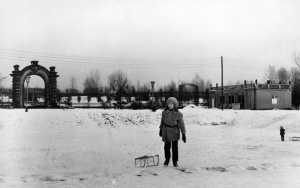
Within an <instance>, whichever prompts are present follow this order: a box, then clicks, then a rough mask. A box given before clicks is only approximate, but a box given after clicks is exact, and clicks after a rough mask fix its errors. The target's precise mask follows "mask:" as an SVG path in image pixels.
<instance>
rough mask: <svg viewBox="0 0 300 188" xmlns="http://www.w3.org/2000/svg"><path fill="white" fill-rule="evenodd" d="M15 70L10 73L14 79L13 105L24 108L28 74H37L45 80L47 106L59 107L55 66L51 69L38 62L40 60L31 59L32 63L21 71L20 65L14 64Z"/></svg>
mask: <svg viewBox="0 0 300 188" xmlns="http://www.w3.org/2000/svg"><path fill="white" fill-rule="evenodd" d="M14 69H15V70H14V71H12V74H10V75H11V76H12V77H13V79H12V83H13V91H12V98H13V104H12V105H13V107H14V108H20V107H21V108H22V107H24V96H25V89H24V83H25V79H26V76H30V75H37V76H39V77H41V78H42V79H43V80H44V82H45V94H44V96H45V107H46V108H53V107H57V103H56V98H57V80H56V79H57V77H58V75H57V72H55V67H50V71H49V70H48V69H46V68H45V67H43V66H40V65H39V64H38V61H31V65H29V66H27V67H25V68H24V69H22V70H21V71H20V70H19V65H15V66H14Z"/></svg>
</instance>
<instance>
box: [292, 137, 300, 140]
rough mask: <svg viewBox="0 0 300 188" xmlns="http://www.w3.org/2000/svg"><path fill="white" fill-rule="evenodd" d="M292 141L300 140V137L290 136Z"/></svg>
mask: <svg viewBox="0 0 300 188" xmlns="http://www.w3.org/2000/svg"><path fill="white" fill-rule="evenodd" d="M290 141H300V137H290Z"/></svg>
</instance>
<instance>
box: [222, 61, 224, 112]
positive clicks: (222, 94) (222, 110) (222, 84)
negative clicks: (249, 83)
mask: <svg viewBox="0 0 300 188" xmlns="http://www.w3.org/2000/svg"><path fill="white" fill-rule="evenodd" d="M221 85H222V89H221V92H222V94H221V105H222V111H223V100H224V96H223V90H224V88H223V56H221Z"/></svg>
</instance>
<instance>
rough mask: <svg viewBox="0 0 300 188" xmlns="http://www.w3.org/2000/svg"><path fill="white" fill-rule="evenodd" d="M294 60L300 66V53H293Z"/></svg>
mask: <svg viewBox="0 0 300 188" xmlns="http://www.w3.org/2000/svg"><path fill="white" fill-rule="evenodd" d="M291 59H292V62H293V63H294V64H295V65H297V66H298V67H299V68H300V53H297V52H296V51H294V52H293V53H292V55H291Z"/></svg>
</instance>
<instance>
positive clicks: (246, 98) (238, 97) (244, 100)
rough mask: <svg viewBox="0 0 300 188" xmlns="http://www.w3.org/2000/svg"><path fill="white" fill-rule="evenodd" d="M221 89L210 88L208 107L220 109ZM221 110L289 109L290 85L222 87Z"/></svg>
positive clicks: (290, 99)
mask: <svg viewBox="0 0 300 188" xmlns="http://www.w3.org/2000/svg"><path fill="white" fill-rule="evenodd" d="M221 89H222V88H221V87H219V86H218V85H216V87H211V88H210V91H209V107H210V108H222V106H221V104H222V103H221V96H222V94H221V93H222V91H221ZM223 96H224V102H223V108H224V109H226V108H228V109H232V108H233V109H256V110H269V109H274V108H277V109H291V108H292V89H291V85H290V84H271V83H270V82H268V83H267V84H258V83H257V81H256V83H253V84H252V83H251V84H246V82H245V83H244V84H243V85H231V86H223Z"/></svg>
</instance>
